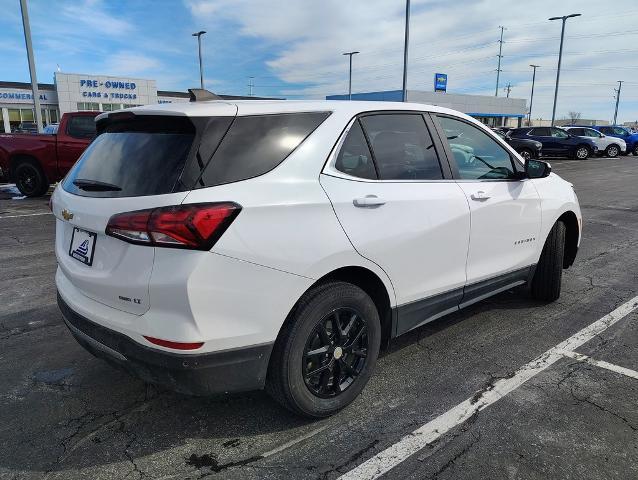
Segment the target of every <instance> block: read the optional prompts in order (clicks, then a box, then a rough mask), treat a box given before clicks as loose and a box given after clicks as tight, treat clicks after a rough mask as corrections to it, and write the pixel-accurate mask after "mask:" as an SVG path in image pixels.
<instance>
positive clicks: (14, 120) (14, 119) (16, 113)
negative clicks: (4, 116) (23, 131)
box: [7, 108, 44, 132]
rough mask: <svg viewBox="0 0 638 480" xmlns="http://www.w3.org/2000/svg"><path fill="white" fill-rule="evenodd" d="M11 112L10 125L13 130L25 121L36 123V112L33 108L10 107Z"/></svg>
mask: <svg viewBox="0 0 638 480" xmlns="http://www.w3.org/2000/svg"><path fill="white" fill-rule="evenodd" d="M7 110H8V112H9V125H10V126H11V131H12V132H13V131H15V130H16V129H18V128H19V127H20V125H21V124H23V123H30V124H34V123H35V114H34V113H33V109H31V108H8V109H7ZM43 120H44V117H43Z"/></svg>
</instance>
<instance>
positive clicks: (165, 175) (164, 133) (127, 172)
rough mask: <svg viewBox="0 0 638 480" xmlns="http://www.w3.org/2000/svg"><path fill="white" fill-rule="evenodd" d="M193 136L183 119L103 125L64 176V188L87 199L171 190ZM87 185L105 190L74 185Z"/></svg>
mask: <svg viewBox="0 0 638 480" xmlns="http://www.w3.org/2000/svg"><path fill="white" fill-rule="evenodd" d="M194 139H195V127H194V126H193V125H192V124H191V123H190V122H189V121H188V120H187V119H185V118H180V119H177V118H176V119H171V120H170V121H168V122H167V120H166V119H164V118H161V117H159V118H155V119H154V118H142V119H139V120H127V121H122V122H115V123H113V124H110V125H107V126H106V127H104V128H103V130H102V133H101V134H100V135H99V136H98V137H97V138H96V139H95V140H94V141H93V142H92V143H91V144H90V145H89V147H88V148H87V149H86V150H85V152H84V154H82V156H81V157H80V159H79V160H78V162H77V163H76V164H75V166H74V167H73V169H72V170H71V172H70V173H69V174H68V175H67V177H66V178H65V180H64V183H63V188H64V190H66V191H68V192H70V193H74V194H76V195H82V196H90V197H135V196H142V195H159V194H164V193H170V192H172V191H174V188H175V185H176V183H177V180H178V178H179V176H180V174H181V172H182V170H183V168H184V164H185V162H186V159H187V158H188V156H189V152H190V150H191V147H192V145H193V141H194ZM74 182H75V183H74ZM86 183H94V184H98V183H99V184H101V185H99V186H101V187H103V188H91V186H90V185H89V186H88V187H87V186H86V185H85V186H84V187H83V188H80V186H78V185H79V184H86ZM104 184H106V185H111V186H113V187H114V188H112V189H109V188H108V187H104Z"/></svg>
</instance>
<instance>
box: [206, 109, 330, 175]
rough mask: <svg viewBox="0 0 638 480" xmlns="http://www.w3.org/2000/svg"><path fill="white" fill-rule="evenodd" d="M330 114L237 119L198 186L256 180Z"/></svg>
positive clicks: (298, 114) (277, 163)
mask: <svg viewBox="0 0 638 480" xmlns="http://www.w3.org/2000/svg"><path fill="white" fill-rule="evenodd" d="M328 115H330V113H329V112H310V113H284V114H275V115H255V116H244V117H237V118H235V121H234V122H233V124H232V125H231V127H230V129H229V130H228V133H226V136H224V138H223V140H222V141H221V144H220V145H219V147H218V148H217V150H216V151H215V153H214V155H213V158H212V159H211V160H210V162H208V164H207V166H206V168H205V169H204V172H203V173H202V176H201V178H200V179H199V181H198V182H197V187H211V186H214V185H223V184H225V183H232V182H237V181H240V180H246V179H248V178H253V177H257V176H259V175H263V174H264V173H266V172H269V171H270V170H272V169H273V168H275V167H276V166H277V165H279V164H280V163H281V162H283V161H284V160H285V159H286V157H288V155H290V154H291V153H292V152H293V151H294V150H295V149H296V148H297V147H298V146H299V145H300V144H301V143H302V142H303V141H304V140H305V139H306V137H308V135H310V134H311V133H312V132H313V131H314V130H315V129H316V128H317V127H318V126H319V125H321V123H322V122H323V121H324V120H325V119H326V118H327V117H328Z"/></svg>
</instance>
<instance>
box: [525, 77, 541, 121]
mask: <svg viewBox="0 0 638 480" xmlns="http://www.w3.org/2000/svg"><path fill="white" fill-rule="evenodd" d="M530 67H532V68H533V69H534V73H532V94H531V95H530V97H529V118H528V119H527V125H528V126H529V127H531V126H532V105H533V103H534V82H536V69H537V68H538V67H540V65H532V64H530Z"/></svg>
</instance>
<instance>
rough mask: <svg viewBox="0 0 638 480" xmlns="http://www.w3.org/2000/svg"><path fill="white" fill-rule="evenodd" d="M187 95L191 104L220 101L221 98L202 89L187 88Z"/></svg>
mask: <svg viewBox="0 0 638 480" xmlns="http://www.w3.org/2000/svg"><path fill="white" fill-rule="evenodd" d="M188 94H189V95H190V101H191V102H204V101H206V100H222V97H220V96H219V95H215V94H214V93H213V92H209V91H208V90H206V89H204V88H189V89H188Z"/></svg>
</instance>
